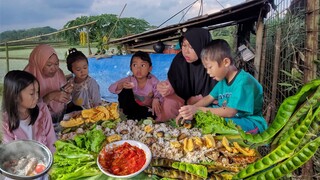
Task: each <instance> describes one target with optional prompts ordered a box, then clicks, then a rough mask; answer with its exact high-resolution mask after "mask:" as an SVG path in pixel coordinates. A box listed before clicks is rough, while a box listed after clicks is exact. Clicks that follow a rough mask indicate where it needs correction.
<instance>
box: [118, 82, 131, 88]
mask: <svg viewBox="0 0 320 180" xmlns="http://www.w3.org/2000/svg"><path fill="white" fill-rule="evenodd" d="M132 88H134V84H133V82H123V83H122V88H121V89H132Z"/></svg>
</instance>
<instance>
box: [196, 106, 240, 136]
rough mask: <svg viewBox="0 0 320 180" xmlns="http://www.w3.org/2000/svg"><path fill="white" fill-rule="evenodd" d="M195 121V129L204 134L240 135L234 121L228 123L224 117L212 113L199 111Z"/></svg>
mask: <svg viewBox="0 0 320 180" xmlns="http://www.w3.org/2000/svg"><path fill="white" fill-rule="evenodd" d="M195 119H196V124H195V127H197V128H199V129H201V131H202V133H203V134H212V133H215V134H239V132H238V129H237V128H236V125H235V124H234V123H233V121H232V120H229V121H228V123H227V122H226V121H225V119H224V118H223V117H220V116H218V115H215V114H213V113H211V112H210V111H207V112H202V111H198V112H197V113H196V114H195Z"/></svg>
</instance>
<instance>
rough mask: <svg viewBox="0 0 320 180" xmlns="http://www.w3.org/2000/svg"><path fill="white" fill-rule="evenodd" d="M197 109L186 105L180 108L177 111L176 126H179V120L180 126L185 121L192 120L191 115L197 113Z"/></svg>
mask: <svg viewBox="0 0 320 180" xmlns="http://www.w3.org/2000/svg"><path fill="white" fill-rule="evenodd" d="M197 110H198V108H197V107H196V106H194V105H186V106H182V107H181V108H180V109H179V115H178V116H177V117H176V124H177V125H178V124H179V120H180V119H181V118H182V120H181V124H183V123H184V121H185V120H192V119H193V115H194V114H195V113H196V112H197Z"/></svg>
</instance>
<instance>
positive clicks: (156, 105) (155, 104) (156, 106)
mask: <svg viewBox="0 0 320 180" xmlns="http://www.w3.org/2000/svg"><path fill="white" fill-rule="evenodd" d="M161 111H162V108H161V105H160V102H159V99H157V98H154V99H153V100H152V115H157V114H160V113H161Z"/></svg>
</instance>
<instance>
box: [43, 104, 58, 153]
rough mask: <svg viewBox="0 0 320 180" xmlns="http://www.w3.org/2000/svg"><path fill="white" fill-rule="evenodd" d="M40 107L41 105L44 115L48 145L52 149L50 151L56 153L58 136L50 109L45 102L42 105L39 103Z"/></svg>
mask: <svg viewBox="0 0 320 180" xmlns="http://www.w3.org/2000/svg"><path fill="white" fill-rule="evenodd" d="M39 107H40V111H41V112H42V113H43V117H42V118H43V126H44V130H45V135H46V139H47V144H46V145H47V147H48V148H49V149H50V151H51V152H52V153H54V152H55V151H56V148H55V147H54V143H55V142H56V141H57V137H56V134H55V132H54V128H53V124H52V118H51V115H50V111H49V109H48V107H47V106H46V105H45V104H44V103H43V104H42V105H39Z"/></svg>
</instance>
